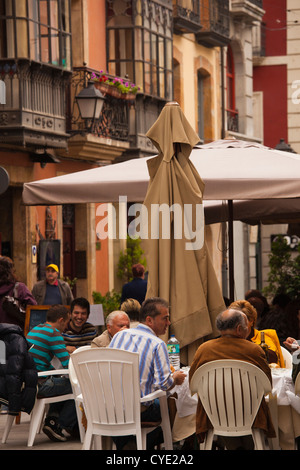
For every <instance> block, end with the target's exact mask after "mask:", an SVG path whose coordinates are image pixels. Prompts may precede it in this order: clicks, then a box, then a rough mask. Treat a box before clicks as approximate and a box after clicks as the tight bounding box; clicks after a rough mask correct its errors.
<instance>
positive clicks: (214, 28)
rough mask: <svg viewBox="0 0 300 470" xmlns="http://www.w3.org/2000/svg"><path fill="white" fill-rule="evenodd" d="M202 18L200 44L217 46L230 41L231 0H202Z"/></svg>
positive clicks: (198, 34)
mask: <svg viewBox="0 0 300 470" xmlns="http://www.w3.org/2000/svg"><path fill="white" fill-rule="evenodd" d="M200 18H201V26H202V29H201V30H200V31H199V32H198V33H196V39H197V42H198V43H199V44H203V45H204V46H206V47H215V46H226V45H227V44H228V43H229V40H230V38H229V0H200Z"/></svg>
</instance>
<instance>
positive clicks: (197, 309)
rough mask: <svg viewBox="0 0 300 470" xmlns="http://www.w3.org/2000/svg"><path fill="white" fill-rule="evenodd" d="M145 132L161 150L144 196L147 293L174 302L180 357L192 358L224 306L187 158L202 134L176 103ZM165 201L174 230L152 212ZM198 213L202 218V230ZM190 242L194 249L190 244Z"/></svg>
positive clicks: (199, 184)
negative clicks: (189, 223) (190, 212)
mask: <svg viewBox="0 0 300 470" xmlns="http://www.w3.org/2000/svg"><path fill="white" fill-rule="evenodd" d="M147 137H148V138H149V139H150V140H151V141H152V143H153V144H154V145H155V147H156V148H157V150H158V156H156V157H154V158H152V159H150V160H148V161H147V164H148V170H149V176H150V182H149V186H148V190H147V194H146V198H145V200H144V206H146V208H147V214H148V233H149V237H148V239H147V240H143V248H144V251H145V256H146V259H147V268H148V271H149V277H148V290H147V297H162V298H164V299H166V300H167V301H168V302H169V303H170V317H171V327H170V328H171V333H174V334H175V336H176V338H177V339H178V340H179V342H180V347H181V351H182V355H181V360H182V362H183V363H185V364H188V363H189V362H190V361H191V359H192V358H193V356H194V353H195V349H196V348H197V347H198V345H199V343H200V342H201V339H202V338H203V337H205V336H208V335H211V334H216V331H215V318H216V316H217V314H218V313H219V312H220V311H222V310H223V309H224V302H223V297H222V293H221V289H220V286H219V283H218V280H217V277H216V274H215V271H214V268H213V265H212V262H211V258H210V255H209V252H208V250H207V246H206V243H205V240H204V241H203V239H201V234H203V233H204V221H203V220H202V219H201V208H203V206H202V198H203V192H204V183H203V181H202V180H201V178H200V176H199V174H198V172H197V170H196V169H195V167H194V165H193V164H192V163H191V161H190V159H189V156H190V153H191V151H192V148H193V147H194V145H196V144H197V143H198V142H199V137H198V135H197V134H196V133H195V132H194V130H193V129H192V127H191V126H190V124H189V123H188V121H187V119H186V118H185V116H184V114H183V113H182V111H181V109H180V107H179V105H178V104H177V103H169V104H167V105H166V106H165V107H164V108H163V110H162V112H161V114H160V116H159V118H158V119H157V121H156V122H155V123H154V125H153V126H152V127H151V129H150V130H149V131H148V133H147ZM161 205H165V206H164V207H165V209H166V208H171V207H172V206H173V208H176V209H177V211H176V210H174V211H170V212H169V213H170V224H169V229H170V236H169V233H168V227H166V226H164V225H163V215H162V214H160V223H159V229H158V231H156V228H157V226H156V223H157V219H156V218H155V217H154V216H153V214H154V213H156V214H157V212H156V211H153V208H157V207H163V206H161ZM187 207H189V208H191V207H192V208H193V218H192V219H193V225H192V227H191V230H192V232H193V233H195V237H194V240H193V239H191V235H190V233H189V232H188V231H187V230H186V225H185V222H184V217H183V214H185V209H186V208H187ZM179 208H181V211H180V210H179ZM196 208H197V209H196ZM180 214H181V215H182V217H180ZM196 214H198V221H200V222H201V224H200V225H201V226H200V227H199V231H198V232H197V231H196V222H197V215H196ZM187 216H188V212H187V214H186V218H188V217H187ZM165 220H166V219H164V222H165ZM153 233H156V235H157V238H155V237H154V236H153ZM180 233H181V234H182V236H181V237H180V236H179V235H180ZM176 237H178V238H176ZM191 246H192V247H193V249H188V247H191ZM165 339H166V338H165ZM182 348H184V349H183V350H182Z"/></svg>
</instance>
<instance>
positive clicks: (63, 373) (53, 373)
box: [38, 369, 69, 377]
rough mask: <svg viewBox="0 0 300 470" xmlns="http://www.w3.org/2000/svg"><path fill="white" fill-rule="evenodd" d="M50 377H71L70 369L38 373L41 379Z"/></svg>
mask: <svg viewBox="0 0 300 470" xmlns="http://www.w3.org/2000/svg"><path fill="white" fill-rule="evenodd" d="M48 375H69V369H55V370H45V371H43V372H38V376H39V377H47V376H48Z"/></svg>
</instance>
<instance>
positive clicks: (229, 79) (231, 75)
mask: <svg viewBox="0 0 300 470" xmlns="http://www.w3.org/2000/svg"><path fill="white" fill-rule="evenodd" d="M226 90H227V100H226V112H227V129H228V130H230V131H236V132H237V131H238V111H237V109H236V104H235V72H234V58H233V53H232V49H231V47H230V46H228V48H227V61H226Z"/></svg>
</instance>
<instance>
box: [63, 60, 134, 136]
mask: <svg viewBox="0 0 300 470" xmlns="http://www.w3.org/2000/svg"><path fill="white" fill-rule="evenodd" d="M73 72H74V73H73V77H72V81H71V84H70V103H71V106H70V107H69V112H68V114H69V117H68V132H69V133H70V134H72V133H73V134H74V133H84V132H87V129H86V123H85V122H84V121H82V120H81V119H80V116H79V110H78V108H77V105H76V102H75V96H76V95H77V94H78V93H79V92H80V91H81V90H82V88H83V87H84V86H86V84H87V82H88V80H89V79H90V78H91V76H92V75H93V74H95V75H99V71H97V70H93V69H90V68H88V67H75V68H74V69H73ZM107 76H108V75H107ZM96 86H97V84H96ZM105 98H106V99H105V102H104V105H103V108H102V112H101V116H100V119H99V121H97V122H95V123H93V124H92V125H91V127H90V128H89V130H88V131H89V132H90V133H91V134H93V135H96V136H98V137H105V138H108V139H116V140H121V141H127V140H128V136H129V109H130V106H132V105H133V101H132V100H127V99H121V98H116V97H114V96H112V95H110V94H106V95H105ZM124 98H125V97H124Z"/></svg>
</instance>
